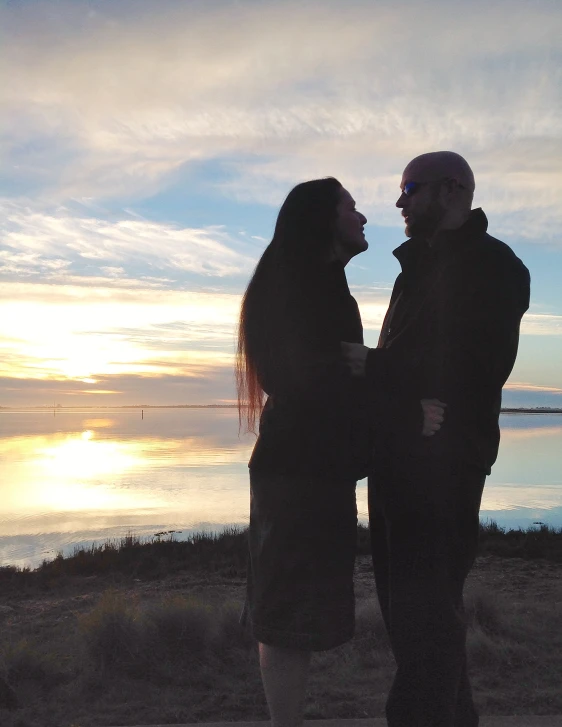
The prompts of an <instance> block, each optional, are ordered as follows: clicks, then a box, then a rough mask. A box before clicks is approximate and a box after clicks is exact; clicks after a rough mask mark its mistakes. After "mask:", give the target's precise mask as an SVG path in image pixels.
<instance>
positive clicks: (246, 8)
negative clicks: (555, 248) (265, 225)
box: [0, 0, 562, 239]
mask: <svg viewBox="0 0 562 727" xmlns="http://www.w3.org/2000/svg"><path fill="white" fill-rule="evenodd" d="M92 6H93V7H95V8H96V12H95V13H94V15H93V16H91V15H88V13H87V8H90V9H91V7H92ZM133 8H134V12H130V11H131V10H132V9H133ZM475 8H477V11H476V9H475ZM164 9H165V12H164ZM4 14H5V24H6V28H7V29H8V30H12V33H7V38H6V43H5V44H4V59H5V62H6V63H7V64H9V66H10V69H11V72H10V74H9V78H8V80H7V83H6V84H3V90H0V101H1V102H2V105H3V108H4V109H5V114H7V118H8V126H7V133H6V137H5V138H6V141H5V143H4V158H5V161H6V162H7V163H8V164H10V165H11V166H12V168H13V170H14V175H15V176H16V177H17V178H20V177H21V178H22V179H24V180H25V179H28V178H34V183H36V184H37V185H38V186H39V187H40V188H41V190H42V193H43V194H49V195H53V196H54V197H55V198H58V199H66V198H68V197H69V196H78V197H80V196H92V195H93V196H97V197H104V196H108V195H109V196H111V195H131V194H145V195H146V194H152V193H154V191H156V190H157V189H160V188H161V187H162V185H163V184H165V183H166V184H168V183H170V179H172V178H173V175H174V173H176V172H177V171H178V170H179V169H180V168H181V167H182V166H185V165H187V166H189V165H190V164H191V163H193V162H198V161H200V160H210V159H215V160H216V159H221V160H223V161H224V162H225V163H226V162H228V164H229V174H230V177H231V181H229V182H228V181H225V180H217V183H218V184H219V185H220V188H221V189H222V190H223V192H225V191H229V192H230V193H231V194H233V195H236V196H242V197H244V196H246V198H248V197H251V199H252V200H253V201H256V200H258V201H260V200H261V201H265V202H266V203H270V202H272V201H273V199H274V200H275V202H276V203H277V202H278V201H279V197H280V196H281V194H282V191H283V192H284V191H286V188H287V186H289V185H290V184H292V183H293V182H294V181H297V180H298V179H302V178H307V177H310V176H314V175H318V174H326V173H337V174H338V175H339V176H342V177H343V178H344V179H345V180H346V181H347V182H348V183H350V184H353V186H354V189H356V190H357V191H358V193H360V194H362V195H364V198H365V202H366V204H367V209H369V210H370V211H372V212H376V213H377V215H378V216H379V221H380V223H381V224H392V225H398V224H399V221H398V220H397V219H396V216H395V215H393V214H392V210H391V209H389V201H394V198H395V196H396V184H397V179H398V175H399V173H400V171H401V169H402V167H403V166H404V164H405V163H406V162H407V161H408V159H409V158H411V157H412V156H414V155H415V154H418V153H420V152H422V151H426V150H428V149H432V148H455V149H457V150H459V151H461V152H462V153H465V154H466V155H467V156H468V157H469V159H470V160H471V162H472V163H473V166H474V168H475V171H476V173H477V180H478V195H480V191H481V192H482V200H483V201H485V202H486V205H487V206H488V208H489V209H491V210H492V211H493V212H494V213H497V214H498V215H499V216H501V217H502V220H501V225H502V230H503V229H505V230H510V229H512V228H513V229H514V230H515V231H516V232H517V234H521V235H527V236H529V237H533V236H534V238H533V239H535V238H536V237H537V236H536V233H537V229H538V228H537V225H539V227H540V229H541V230H542V231H543V233H548V237H549V238H551V237H552V229H553V225H554V224H559V223H560V221H561V220H560V212H559V204H558V200H559V198H560V194H561V193H562V176H561V174H560V171H559V166H560V165H559V164H558V162H557V159H559V158H560V156H561V154H562V122H561V121H560V119H561V118H562V115H561V108H562V100H561V91H560V88H561V87H562V71H561V69H560V64H559V63H558V56H557V51H558V45H559V38H560V35H561V33H562V14H561V13H560V12H559V9H558V8H557V6H556V4H554V3H552V2H547V1H546V0H543V1H542V2H535V3H533V4H529V3H527V2H523V0H521V1H520V2H513V3H510V9H509V13H505V11H504V8H503V6H502V4H501V3H484V2H478V3H476V5H474V3H471V4H470V5H468V3H458V4H457V3H445V2H442V0H432V2H429V3H426V4H424V5H423V6H419V4H418V3H415V2H403V3H401V4H400V5H399V6H396V4H391V3H387V2H382V3H377V4H376V5H373V4H371V3H364V2H350V3H347V4H346V6H345V8H344V7H343V6H342V5H341V4H340V3H336V2H322V3H320V2H311V3H306V4H302V3H297V2H292V1H290V2H283V3H271V2H263V3H259V4H257V3H255V2H240V3H235V4H231V3H221V2H217V3H213V4H212V6H209V4H208V3H206V4H201V3H198V2H196V3H188V4H183V3H177V2H169V1H166V0H164V2H162V3H159V4H158V9H157V10H156V6H154V5H153V4H150V3H134V4H132V3H130V2H124V3H120V4H119V5H116V6H108V5H107V4H99V5H98V4H96V3H93V4H92V3H88V6H86V4H85V3H82V2H74V3H69V2H67V3H59V4H58V5H57V9H56V10H53V9H52V7H51V8H50V10H49V12H48V13H47V12H45V10H44V8H43V11H41V10H39V11H38V10H37V8H35V7H34V10H33V14H31V11H29V12H26V11H25V9H24V8H19V9H18V10H17V11H16V10H14V9H12V10H11V11H9V10H4ZM461 17H462V21H461V20H460V18H461ZM63 18H64V22H61V20H62V19H63ZM320 18H321V22H319V19H320ZM233 28H235V29H236V30H235V32H233ZM474 38H478V43H474ZM463 79H464V81H463ZM31 140H33V142H34V143H30V142H31ZM41 140H42V141H41ZM477 199H480V197H479V196H478V197H477ZM514 212H517V220H516V222H514V221H513V220H511V221H510V219H509V217H510V215H511V214H513V213H514ZM503 218H505V219H503ZM541 237H544V234H542V235H541ZM538 239H541V238H538Z"/></svg>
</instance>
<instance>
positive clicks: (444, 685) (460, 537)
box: [369, 456, 486, 727]
mask: <svg viewBox="0 0 562 727" xmlns="http://www.w3.org/2000/svg"><path fill="white" fill-rule="evenodd" d="M485 479H486V474H485V473H484V472H483V471H482V470H480V469H477V468H475V467H470V466H468V465H466V464H462V463H459V462H451V461H445V460H442V459H437V458H429V457H414V456H404V457H397V458H395V459H394V460H393V461H389V460H386V461H385V460H380V461H379V462H377V464H376V467H375V469H374V471H373V473H372V475H371V476H370V477H369V513H370V525H371V541H372V554H373V565H374V571H375V580H376V585H377V593H378V598H379V602H380V605H381V610H382V614H383V618H384V621H385V624H386V627H387V629H388V632H389V635H390V641H391V644H392V649H393V652H394V656H395V658H396V662H397V667H398V668H397V672H396V676H395V679H394V683H393V685H392V688H391V690H390V694H389V697H388V701H387V706H386V715H387V720H388V725H389V727H475V726H476V725H478V714H477V712H476V710H475V708H474V704H473V701H472V692H471V688H470V683H469V680H468V674H467V665H466V626H465V620H464V612H463V597H462V591H463V586H464V582H465V580H466V577H467V575H468V572H469V571H470V568H471V567H472V565H473V563H474V559H475V557H476V553H477V547H478V527H479V520H478V513H479V509H480V500H481V497H482V490H483V487H484V481H485Z"/></svg>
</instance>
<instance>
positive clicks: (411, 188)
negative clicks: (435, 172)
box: [402, 177, 465, 197]
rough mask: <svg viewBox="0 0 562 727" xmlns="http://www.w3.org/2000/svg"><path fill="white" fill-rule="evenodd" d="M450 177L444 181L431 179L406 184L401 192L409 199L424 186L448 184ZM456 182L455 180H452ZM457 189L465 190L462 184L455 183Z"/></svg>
mask: <svg viewBox="0 0 562 727" xmlns="http://www.w3.org/2000/svg"><path fill="white" fill-rule="evenodd" d="M451 179H452V178H451V177H445V178H444V179H433V180H431V181H430V182H406V184H405V185H404V189H403V190H402V193H403V194H405V195H406V197H411V196H412V195H414V194H415V193H416V192H417V191H418V189H419V188H420V187H422V186H423V185H424V184H441V182H448V181H449V180H451ZM453 181H455V182H457V180H456V179H455V180H453ZM457 187H460V188H461V189H465V187H464V186H463V185H462V184H459V183H458V182H457Z"/></svg>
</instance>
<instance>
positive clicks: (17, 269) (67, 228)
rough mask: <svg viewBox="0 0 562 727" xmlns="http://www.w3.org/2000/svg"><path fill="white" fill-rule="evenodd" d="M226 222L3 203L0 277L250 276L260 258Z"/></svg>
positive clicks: (164, 279)
mask: <svg viewBox="0 0 562 727" xmlns="http://www.w3.org/2000/svg"><path fill="white" fill-rule="evenodd" d="M237 245H240V243H239V242H238V241H235V240H233V238H232V237H230V236H229V235H228V234H227V233H226V232H225V230H224V229H223V228H221V227H207V228H200V229H193V228H180V227H178V226H175V225H172V224H165V223H158V222H151V221H148V220H139V219H121V220H116V221H110V220H104V219H100V218H97V217H76V216H72V215H70V214H69V212H68V210H67V209H65V208H59V209H58V210H56V211H53V212H46V211H42V210H37V209H33V208H30V207H23V206H22V205H21V203H20V204H18V203H14V202H7V201H5V202H4V203H3V204H2V203H1V201H0V275H2V276H4V277H5V278H8V279H10V278H14V277H15V276H17V277H19V278H22V277H24V278H31V279H41V280H48V281H50V282H66V283H68V282H71V281H72V280H73V278H74V279H76V278H79V277H83V278H85V279H86V278H88V277H90V276H93V277H95V276H100V277H107V278H113V279H116V278H117V279H118V278H123V277H124V278H131V277H132V278H137V279H139V278H140V279H141V280H142V282H143V284H144V283H145V281H146V283H147V284H148V286H149V287H150V284H151V282H154V281H159V282H160V284H161V285H163V286H164V285H165V286H166V287H171V286H173V285H174V282H175V283H177V281H178V278H181V276H182V275H183V274H184V273H192V274H194V275H199V276H204V277H219V278H220V277H226V276H232V275H236V274H240V273H246V274H247V273H248V272H249V271H250V270H251V268H252V267H253V265H254V260H253V259H252V258H251V257H249V256H248V255H247V254H244V253H240V252H237V251H236V250H235V249H233V248H235V247H236V246H237Z"/></svg>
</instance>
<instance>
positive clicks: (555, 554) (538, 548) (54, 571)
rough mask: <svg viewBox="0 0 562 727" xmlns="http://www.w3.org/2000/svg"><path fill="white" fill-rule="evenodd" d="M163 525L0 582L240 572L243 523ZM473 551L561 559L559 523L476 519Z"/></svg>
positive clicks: (8, 573) (5, 572) (362, 549)
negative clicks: (185, 532) (191, 528)
mask: <svg viewBox="0 0 562 727" xmlns="http://www.w3.org/2000/svg"><path fill="white" fill-rule="evenodd" d="M179 532H181V531H177V530H168V531H162V532H159V533H155V534H154V535H153V536H152V537H150V536H149V537H144V538H143V537H140V536H138V535H136V534H134V533H128V534H127V535H125V536H124V537H122V538H117V539H115V538H113V539H107V540H105V541H103V542H101V543H92V544H91V545H90V546H76V547H75V548H74V551H73V552H72V554H70V555H64V554H63V553H62V552H59V553H58V554H57V556H56V557H55V558H53V559H52V560H43V562H42V563H41V565H39V566H37V567H36V568H34V569H31V568H27V567H23V568H22V567H20V566H15V565H4V566H2V565H0V583H2V584H4V585H7V584H8V583H9V582H13V583H14V584H15V583H16V582H18V581H19V582H20V583H21V584H22V585H24V584H26V585H27V584H30V585H31V584H33V582H34V581H36V582H38V583H40V582H41V581H42V580H43V579H44V578H47V579H49V580H50V579H52V578H62V577H66V576H92V575H99V574H106V575H107V574H110V573H123V574H126V573H128V574H130V575H131V576H132V577H136V576H137V575H138V576H142V577H149V578H161V577H163V576H166V575H168V574H170V573H172V572H175V571H176V570H183V569H186V568H188V569H190V570H200V569H201V570H208V569H210V571H211V572H216V573H218V574H220V575H221V576H225V577H243V576H244V575H245V573H246V557H247V537H248V528H247V527H240V526H227V527H225V528H224V529H223V530H222V531H221V532H219V533H209V532H200V533H194V534H191V535H189V536H188V537H187V538H185V539H179V538H177V537H176V535H177V534H178V533H179ZM369 554H370V537H369V528H368V526H366V525H363V524H362V523H359V524H358V527H357V555H358V556H365V555H369ZM479 555H480V556H490V555H491V556H497V557H500V558H523V559H526V560H535V559H545V560H547V561H551V562H554V563H561V564H562V527H559V528H555V527H551V526H549V525H547V524H546V523H543V522H540V521H537V522H536V523H534V524H533V526H531V527H529V528H526V529H524V528H506V527H503V526H500V525H498V524H497V522H495V521H494V520H490V521H488V522H480V535H479Z"/></svg>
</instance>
